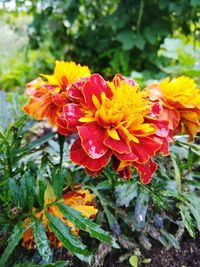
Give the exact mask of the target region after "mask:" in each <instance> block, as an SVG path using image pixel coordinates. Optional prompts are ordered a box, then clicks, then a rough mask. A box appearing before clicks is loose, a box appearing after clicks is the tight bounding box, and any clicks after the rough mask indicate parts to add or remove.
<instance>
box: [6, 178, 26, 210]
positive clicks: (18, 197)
mask: <svg viewBox="0 0 200 267" xmlns="http://www.w3.org/2000/svg"><path fill="white" fill-rule="evenodd" d="M9 188H10V191H11V194H12V199H13V202H14V204H15V206H16V207H24V204H25V201H24V196H23V193H22V190H21V189H20V187H19V185H18V184H17V182H16V181H15V179H14V178H10V179H9Z"/></svg>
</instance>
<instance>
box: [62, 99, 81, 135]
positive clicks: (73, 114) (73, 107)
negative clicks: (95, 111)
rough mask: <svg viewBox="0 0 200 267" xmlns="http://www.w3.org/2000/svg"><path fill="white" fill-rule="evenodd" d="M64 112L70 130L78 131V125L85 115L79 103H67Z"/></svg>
mask: <svg viewBox="0 0 200 267" xmlns="http://www.w3.org/2000/svg"><path fill="white" fill-rule="evenodd" d="M63 113H64V115H65V120H66V122H67V126H68V128H69V129H70V130H73V131H76V127H77V126H78V125H80V122H79V119H80V118H81V117H83V116H84V114H83V113H82V111H81V110H80V108H79V106H78V105H77V104H73V103H70V104H67V105H65V106H64V107H63Z"/></svg>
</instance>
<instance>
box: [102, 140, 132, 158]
mask: <svg viewBox="0 0 200 267" xmlns="http://www.w3.org/2000/svg"><path fill="white" fill-rule="evenodd" d="M104 144H105V145H106V146H108V147H110V148H111V149H113V150H115V151H117V152H118V153H121V154H122V153H126V154H128V153H130V152H131V147H130V146H129V145H128V144H127V143H126V142H125V141H124V140H122V139H121V140H114V139H112V138H111V137H110V136H108V137H107V138H106V139H105V140H104Z"/></svg>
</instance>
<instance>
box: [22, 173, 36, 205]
mask: <svg viewBox="0 0 200 267" xmlns="http://www.w3.org/2000/svg"><path fill="white" fill-rule="evenodd" d="M21 187H22V191H23V195H24V200H25V204H26V205H27V206H28V208H29V210H31V209H32V207H33V202H34V194H33V189H34V179H33V177H32V176H31V174H30V173H29V172H26V173H25V174H24V175H23V176H22V178H21Z"/></svg>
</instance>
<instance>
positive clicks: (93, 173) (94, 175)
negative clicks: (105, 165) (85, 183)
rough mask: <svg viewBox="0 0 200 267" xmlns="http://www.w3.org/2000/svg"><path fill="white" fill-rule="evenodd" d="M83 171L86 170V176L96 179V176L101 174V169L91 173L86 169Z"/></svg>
mask: <svg viewBox="0 0 200 267" xmlns="http://www.w3.org/2000/svg"><path fill="white" fill-rule="evenodd" d="M85 170H86V172H87V174H88V175H90V176H92V177H94V178H96V177H97V176H99V175H100V173H101V172H102V170H103V169H101V170H99V171H91V170H89V169H87V168H86V169H85Z"/></svg>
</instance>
